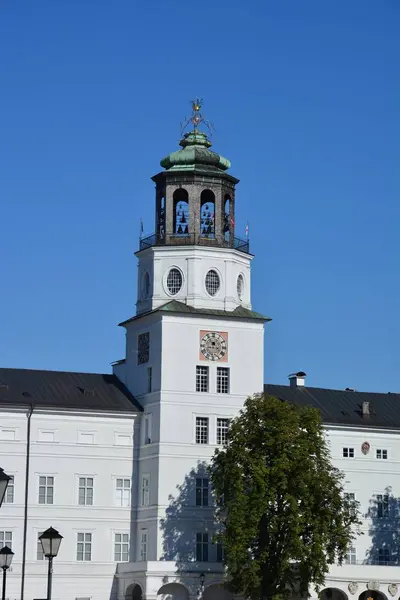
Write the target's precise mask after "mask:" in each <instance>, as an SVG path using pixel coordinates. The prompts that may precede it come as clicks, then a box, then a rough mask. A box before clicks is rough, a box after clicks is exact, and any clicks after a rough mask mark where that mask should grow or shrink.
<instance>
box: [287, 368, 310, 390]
mask: <svg viewBox="0 0 400 600" xmlns="http://www.w3.org/2000/svg"><path fill="white" fill-rule="evenodd" d="M306 377H307V373H304V371H299V372H298V373H292V374H291V375H289V382H290V387H293V388H297V387H304V386H305V384H306Z"/></svg>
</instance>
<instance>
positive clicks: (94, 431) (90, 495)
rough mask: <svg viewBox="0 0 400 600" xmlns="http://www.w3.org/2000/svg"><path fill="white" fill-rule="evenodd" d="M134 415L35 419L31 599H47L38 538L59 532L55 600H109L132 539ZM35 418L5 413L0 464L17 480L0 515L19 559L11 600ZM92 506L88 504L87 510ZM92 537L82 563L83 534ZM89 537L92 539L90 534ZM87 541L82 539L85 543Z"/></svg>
mask: <svg viewBox="0 0 400 600" xmlns="http://www.w3.org/2000/svg"><path fill="white" fill-rule="evenodd" d="M134 425H135V419H134V415H132V416H128V415H126V416H124V417H121V415H117V414H108V415H107V414H102V415H96V414H95V413H89V414H88V413H81V414H79V413H75V414H74V413H72V412H71V411H68V412H67V411H65V412H63V411H51V412H50V411H42V412H35V411H34V412H33V414H32V417H31V441H30V465H29V480H28V521H27V530H26V531H27V540H26V544H27V545H26V575H25V594H24V597H25V598H26V599H27V600H33V599H34V598H44V597H45V596H46V580H47V560H44V559H43V557H42V556H40V554H38V541H37V538H38V535H39V534H41V533H43V531H44V530H45V529H47V528H48V527H50V526H53V527H54V528H55V529H57V530H58V531H59V532H60V533H61V535H62V536H63V540H62V543H61V546H60V551H59V555H58V556H57V558H55V559H54V579H53V599H54V600H67V599H75V598H91V599H92V600H100V599H104V598H108V597H110V594H111V590H112V589H113V585H114V574H115V568H116V561H115V558H119V556H118V555H117V556H116V555H115V552H116V550H119V547H118V548H116V541H119V538H118V537H117V538H116V537H115V536H116V535H118V534H121V535H122V534H123V535H124V536H125V537H124V538H121V541H122V539H124V540H126V535H128V536H130V528H131V507H130V490H129V493H128V494H126V492H122V491H120V489H119V488H120V485H119V484H120V483H121V480H123V481H124V482H125V486H127V485H128V482H129V484H130V482H131V478H132V460H133V456H132V454H133V434H134ZM27 426H28V412H27V411H13V412H4V411H2V412H1V413H0V464H1V465H2V467H3V468H4V470H5V472H6V473H7V474H8V475H11V476H12V477H13V479H14V480H13V484H12V485H9V487H8V490H7V492H6V498H5V502H4V503H3V505H2V507H1V512H0V536H1V541H2V542H3V541H4V542H5V543H6V544H7V545H9V546H10V545H11V547H12V550H13V551H14V553H15V556H14V559H13V563H12V569H11V572H9V574H8V577H7V597H8V598H9V599H10V600H17V599H19V598H20V597H21V596H20V593H21V568H22V565H21V557H22V555H23V532H24V500H25V481H26V455H27ZM83 502H85V504H83ZM79 534H85V540H84V542H85V548H81V547H80V548H79V551H82V550H84V552H83V557H82V558H84V559H86V560H80V559H81V556H82V555H81V554H79V557H78V535H79ZM88 534H89V535H88ZM79 537H81V536H79Z"/></svg>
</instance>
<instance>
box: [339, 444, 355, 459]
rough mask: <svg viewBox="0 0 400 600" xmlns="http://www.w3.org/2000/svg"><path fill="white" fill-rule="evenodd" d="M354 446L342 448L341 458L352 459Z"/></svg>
mask: <svg viewBox="0 0 400 600" xmlns="http://www.w3.org/2000/svg"><path fill="white" fill-rule="evenodd" d="M354 457H355V452H354V446H343V447H342V458H354Z"/></svg>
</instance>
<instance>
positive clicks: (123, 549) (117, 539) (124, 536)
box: [114, 533, 129, 562]
mask: <svg viewBox="0 0 400 600" xmlns="http://www.w3.org/2000/svg"><path fill="white" fill-rule="evenodd" d="M114 560H115V562H128V561H129V533H116V534H115V535H114Z"/></svg>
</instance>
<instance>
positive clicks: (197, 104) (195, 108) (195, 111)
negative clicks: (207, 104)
mask: <svg viewBox="0 0 400 600" xmlns="http://www.w3.org/2000/svg"><path fill="white" fill-rule="evenodd" d="M191 105H192V114H191V115H190V117H187V118H186V119H185V120H184V121H183V123H181V135H183V132H184V131H185V129H186V127H187V126H188V125H189V124H190V123H192V125H193V131H195V132H198V129H197V128H198V126H199V125H200V123H204V125H205V126H206V127H207V129H208V131H209V132H210V134H212V132H213V130H214V126H213V124H212V123H210V121H207V120H206V119H205V118H204V117H203V115H202V114H201V109H202V106H203V99H202V98H196V100H192V102H191Z"/></svg>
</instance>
